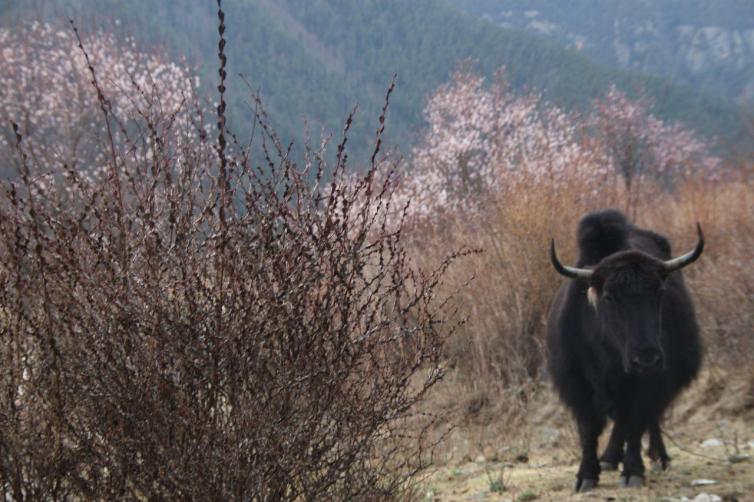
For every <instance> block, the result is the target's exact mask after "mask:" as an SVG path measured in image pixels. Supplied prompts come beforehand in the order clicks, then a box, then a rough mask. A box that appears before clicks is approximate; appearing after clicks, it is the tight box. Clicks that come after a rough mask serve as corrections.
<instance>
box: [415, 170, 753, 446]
mask: <svg viewBox="0 0 754 502" xmlns="http://www.w3.org/2000/svg"><path fill="white" fill-rule="evenodd" d="M607 181H608V182H606V184H605V185H604V186H603V187H602V189H600V190H598V191H595V192H585V191H584V190H582V189H581V188H580V184H579V183H578V180H577V179H575V180H573V181H572V182H568V183H565V184H557V185H555V184H549V183H542V182H537V183H534V182H529V181H527V180H522V181H520V182H517V183H515V184H512V185H509V186H508V187H507V188H506V190H505V191H504V192H503V193H501V194H499V197H497V198H496V199H495V200H493V201H492V203H490V204H488V205H487V207H486V209H485V210H483V211H480V212H479V213H477V214H474V215H471V216H469V215H467V216H465V217H460V216H458V217H456V218H445V219H444V220H443V221H442V223H436V224H434V225H428V228H429V230H427V229H426V228H424V229H422V231H421V236H422V238H421V239H418V238H415V240H416V242H419V243H420V244H421V257H422V260H426V261H427V263H431V262H432V261H433V260H434V259H437V257H439V256H442V253H443V252H444V251H445V250H447V249H452V248H453V247H456V246H468V247H474V248H479V249H481V250H482V252H481V253H479V254H477V255H473V256H471V257H469V258H467V259H465V260H464V261H463V265H462V266H460V267H456V269H455V270H454V271H452V272H451V276H450V280H449V283H450V284H452V285H453V286H454V287H455V286H458V285H460V284H462V281H463V280H464V279H465V278H467V277H468V276H470V275H473V276H474V277H475V279H474V280H473V281H472V282H471V283H470V284H469V285H468V286H467V287H465V288H462V289H461V293H460V295H459V298H460V300H461V302H462V306H461V309H462V311H465V312H467V313H468V315H469V320H468V322H467V323H466V324H465V325H464V326H463V327H462V329H461V330H459V331H458V332H457V333H456V334H455V335H454V337H453V338H452V339H451V340H450V341H449V358H450V364H451V367H452V372H451V373H450V374H449V375H448V376H447V377H446V378H445V380H444V382H443V383H442V384H441V386H440V387H438V388H437V389H436V390H435V392H434V393H433V397H432V399H433V402H434V403H435V406H437V407H441V408H443V409H453V410H454V411H455V413H456V423H457V424H458V425H459V428H458V430H457V431H455V433H454V439H453V440H452V441H451V442H450V443H448V444H447V445H446V458H447V459H456V460H462V459H464V458H466V459H473V458H475V457H476V456H477V455H480V454H481V455H484V456H486V457H489V456H490V455H493V456H494V455H498V456H500V455H501V453H500V452H503V453H502V455H503V456H506V455H507V456H508V457H510V458H513V457H515V456H516V455H519V454H520V453H521V452H525V451H527V450H528V449H529V448H530V443H531V438H530V435H531V431H530V422H531V420H532V417H533V416H536V414H537V411H538V410H536V409H533V408H532V405H531V403H532V402H533V400H536V396H537V394H538V393H540V391H542V390H544V389H548V382H547V379H546V374H545V370H544V365H543V360H544V353H543V337H544V328H545V322H546V314H547V311H548V307H549V303H550V300H551V298H552V296H553V293H554V291H555V289H556V288H557V287H558V285H559V284H560V283H561V278H560V277H558V276H557V274H556V273H555V272H554V271H553V270H552V267H551V265H550V262H549V257H548V250H549V241H550V239H551V238H555V240H556V242H557V244H558V249H559V252H560V254H561V256H562V257H563V259H564V261H567V262H573V261H575V258H576V252H575V233H576V225H577V223H578V221H579V219H580V218H581V217H582V216H583V215H584V214H585V213H587V212H589V211H592V210H595V209H601V208H606V207H618V208H621V209H623V210H625V211H627V212H629V213H632V214H634V215H635V216H634V221H636V222H637V223H638V224H639V225H640V226H644V227H647V228H652V229H655V230H657V231H659V232H661V233H664V234H666V235H667V236H668V237H669V238H670V239H671V243H672V244H673V249H674V252H676V253H680V252H683V251H685V250H686V248H688V247H689V246H691V245H693V242H694V239H695V235H694V232H693V229H694V223H695V222H696V221H699V222H701V224H702V226H703V228H704V231H705V235H706V237H707V242H708V245H707V247H706V248H705V254H704V255H703V257H702V259H701V260H700V261H699V262H698V263H697V264H695V265H694V266H693V267H689V269H688V270H687V271H685V272H684V273H685V275H686V278H687V282H688V284H689V288H690V290H691V292H692V295H693V297H694V300H695V303H696V307H697V312H698V316H699V320H700V323H701V326H702V333H703V337H704V342H705V346H706V359H705V364H706V366H707V367H710V368H715V367H726V366H727V365H730V364H735V365H740V367H742V368H744V367H748V365H749V364H750V362H749V359H750V354H751V353H752V352H751V351H752V349H754V338H753V337H752V336H751V335H752V333H754V315H753V313H754V269H753V268H752V267H751V262H752V256H754V219H753V218H752V214H754V187H753V186H752V178H751V176H750V175H749V174H746V172H745V171H743V170H741V171H738V174H737V175H735V176H730V177H729V178H728V179H727V180H725V181H719V182H709V181H697V180H695V179H688V180H684V181H679V182H678V183H677V185H676V187H675V188H674V190H673V191H668V190H667V189H666V188H664V187H663V186H660V185H658V184H653V183H651V182H648V181H643V182H642V184H641V185H639V188H640V190H641V191H640V193H639V195H638V203H637V202H635V201H636V200H637V197H636V194H630V195H631V196H630V197H629V196H628V195H629V194H626V193H625V190H623V188H622V186H621V183H620V182H619V181H618V180H613V181H610V180H607ZM635 188H636V187H635ZM626 201H632V203H631V207H628V204H627V203H626ZM741 377H742V378H743V379H744V380H746V379H747V378H748V379H750V380H751V379H754V372H751V371H749V372H748V373H747V374H746V375H741ZM752 389H754V385H752V384H749V391H748V392H749V395H751V392H752ZM546 392H549V391H546ZM738 395H739V396H740V398H741V400H742V402H741V407H743V408H745V407H746V406H751V402H752V399H751V398H749V399H748V400H747V398H746V397H745V395H744V394H741V393H739V394H738ZM747 403H748V404H747ZM535 408H536V407H535ZM555 415H557V416H555ZM549 420H550V422H551V425H552V426H553V427H556V428H561V429H562V428H564V427H565V428H567V427H569V422H568V419H567V417H564V416H561V414H560V413H559V412H557V413H556V412H555V411H553V413H552V416H551V417H550V418H549Z"/></svg>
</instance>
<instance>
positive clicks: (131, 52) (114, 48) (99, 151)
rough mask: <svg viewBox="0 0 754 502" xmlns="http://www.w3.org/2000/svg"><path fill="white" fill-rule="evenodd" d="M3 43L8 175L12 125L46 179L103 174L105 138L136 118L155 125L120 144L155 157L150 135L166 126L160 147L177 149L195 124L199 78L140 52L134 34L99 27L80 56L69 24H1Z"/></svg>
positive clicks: (0, 148)
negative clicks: (167, 137) (10, 26)
mask: <svg viewBox="0 0 754 502" xmlns="http://www.w3.org/2000/svg"><path fill="white" fill-rule="evenodd" d="M0 47H2V49H0V65H1V66H2V68H3V71H2V73H0V89H2V92H1V93H0V120H1V121H2V125H1V126H0V130H1V131H2V134H1V135H0V163H1V164H0V174H5V175H8V171H12V166H14V165H15V164H16V163H17V162H18V161H19V157H18V156H17V155H16V152H15V141H16V140H15V134H14V133H13V131H12V130H11V123H16V124H18V126H19V132H20V134H21V135H22V136H23V137H24V140H25V142H26V144H28V145H33V150H31V151H29V152H28V153H29V154H30V155H32V156H33V157H34V164H35V165H36V166H45V167H44V169H43V170H44V171H45V172H41V173H35V174H36V175H37V176H42V177H45V176H47V177H50V178H54V177H55V176H56V175H57V174H64V173H65V172H76V173H78V174H80V175H82V176H84V177H93V176H95V177H96V176H98V175H101V174H102V172H103V169H104V166H105V165H106V164H107V157H108V156H110V155H111V152H109V151H108V150H109V142H110V140H111V139H112V140H113V142H115V143H116V144H117V143H118V142H120V141H124V138H125V137H126V135H125V134H123V133H124V131H125V130H128V129H132V128H133V127H135V125H134V124H135V123H137V120H134V119H144V120H138V122H140V123H149V124H150V127H148V129H153V130H144V131H139V132H140V134H138V135H137V137H139V138H141V140H142V141H141V144H131V145H118V146H119V149H120V147H122V148H126V149H130V151H131V155H132V156H133V155H136V156H146V157H150V156H154V148H159V147H161V146H160V145H155V144H153V143H152V142H153V140H154V138H157V137H163V138H164V134H163V133H165V132H167V131H168V130H171V131H174V133H172V134H171V138H173V139H175V141H168V142H166V141H163V142H162V147H165V146H166V145H170V148H178V149H180V146H181V142H183V143H185V141H186V138H187V137H188V136H187V132H188V131H190V130H191V129H193V128H192V127H189V126H190V122H191V118H192V117H191V111H192V110H194V109H195V108H194V107H193V105H194V104H195V102H196V99H195V95H196V94H195V89H196V86H197V85H198V80H197V79H196V77H193V76H192V74H191V72H190V71H189V70H187V69H186V68H185V67H182V66H180V65H178V64H175V63H172V62H166V61H165V60H164V59H163V58H161V57H159V56H156V55H154V54H147V53H145V52H142V51H140V50H138V49H137V47H136V44H135V42H134V41H133V40H132V39H125V40H118V39H116V37H115V36H113V35H112V34H108V33H104V32H98V33H96V34H94V35H92V36H88V37H85V38H84V40H83V48H84V49H85V50H86V55H85V52H84V50H82V48H81V47H80V46H79V40H78V39H77V34H76V33H75V32H74V30H73V29H72V28H70V27H67V28H65V29H60V28H57V27H54V26H52V25H49V24H44V23H38V22H35V23H33V24H31V25H28V26H22V27H18V28H15V29H0ZM87 56H88V58H89V60H88V61H87V59H86V58H87ZM90 67H91V68H96V72H95V73H92V70H90ZM95 76H96V83H97V86H95V85H93V78H94V77H95ZM97 87H99V90H100V91H101V96H98V90H97ZM105 121H107V122H109V124H105V123H104V122H105ZM106 126H107V127H106ZM108 130H109V131H110V134H109V136H111V138H110V137H107V136H108V134H107V133H106V131H108ZM179 131H180V133H179ZM131 132H133V131H131ZM26 140H28V141H26Z"/></svg>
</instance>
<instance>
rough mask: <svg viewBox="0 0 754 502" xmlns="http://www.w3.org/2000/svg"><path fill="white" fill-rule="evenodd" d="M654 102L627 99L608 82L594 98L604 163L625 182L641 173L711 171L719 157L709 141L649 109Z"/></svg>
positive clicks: (594, 116) (594, 124) (596, 132)
mask: <svg viewBox="0 0 754 502" xmlns="http://www.w3.org/2000/svg"><path fill="white" fill-rule="evenodd" d="M653 106H654V103H653V101H652V100H651V99H650V98H648V97H646V96H640V97H639V98H637V99H631V98H629V97H628V96H627V95H626V94H625V93H623V92H622V91H620V90H619V89H618V88H617V87H616V86H615V85H611V86H610V88H609V89H608V91H607V92H606V93H605V95H604V96H603V97H602V98H598V99H596V100H595V101H594V105H593V111H592V116H591V119H590V122H591V125H592V127H593V131H594V135H595V136H596V137H597V138H598V139H599V140H600V141H601V143H602V145H603V146H604V148H605V152H606V154H607V159H606V160H607V162H609V163H610V165H611V167H612V168H613V169H615V170H616V171H617V172H618V173H620V175H621V176H622V177H623V178H624V180H625V182H626V185H627V187H628V188H629V190H630V187H631V185H632V183H633V181H634V180H635V179H637V178H639V177H641V176H643V175H652V176H659V177H675V176H677V175H686V174H691V173H695V172H699V171H703V172H705V173H708V174H709V173H713V172H715V171H716V169H717V168H718V167H719V164H720V160H719V159H718V158H716V157H714V156H712V155H710V153H709V144H708V143H707V142H706V141H704V140H702V139H701V138H700V137H699V136H698V135H697V134H696V133H695V132H694V131H692V130H690V129H688V128H686V127H684V126H683V125H682V124H679V123H672V124H670V123H666V122H665V121H663V120H661V119H659V118H658V117H656V116H655V115H654V114H652V108H653Z"/></svg>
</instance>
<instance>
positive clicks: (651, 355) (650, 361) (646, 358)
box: [632, 349, 660, 367]
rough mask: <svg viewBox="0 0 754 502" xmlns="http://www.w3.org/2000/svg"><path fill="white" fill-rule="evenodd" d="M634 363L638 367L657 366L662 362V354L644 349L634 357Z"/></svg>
mask: <svg viewBox="0 0 754 502" xmlns="http://www.w3.org/2000/svg"><path fill="white" fill-rule="evenodd" d="M632 362H633V363H634V364H636V365H637V366H643V367H650V366H655V365H656V364H657V363H658V362H660V353H659V352H658V351H656V350H654V349H644V350H641V351H639V353H638V354H637V355H635V356H634V357H633V359H632Z"/></svg>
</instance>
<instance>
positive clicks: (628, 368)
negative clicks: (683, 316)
mask: <svg viewBox="0 0 754 502" xmlns="http://www.w3.org/2000/svg"><path fill="white" fill-rule="evenodd" d="M697 233H698V241H697V244H696V247H695V248H694V249H693V250H691V251H689V252H688V253H686V254H684V255H683V256H679V257H677V258H673V259H670V260H667V261H664V260H660V259H658V258H655V257H653V256H650V255H648V254H646V253H644V252H642V251H638V250H626V251H619V252H617V253H614V254H611V255H610V256H607V257H605V258H604V259H603V260H602V261H600V262H599V263H598V264H597V265H596V266H595V267H594V268H593V269H592V268H589V269H587V268H575V267H568V266H565V265H562V264H561V263H560V261H559V260H558V257H557V253H556V252H555V244H554V242H553V244H552V247H551V250H550V256H551V260H552V263H553V265H554V266H555V269H556V270H557V271H558V272H559V273H560V274H561V275H564V276H566V277H569V278H571V279H575V280H578V281H582V282H584V283H586V285H588V289H587V299H588V302H589V304H590V305H591V307H592V308H594V309H595V310H596V317H597V321H598V323H599V326H600V332H601V333H602V334H603V336H604V337H605V338H606V340H607V341H608V343H610V344H611V345H612V346H613V347H614V348H615V349H616V350H617V351H618V352H619V353H620V354H621V359H622V362H623V369H624V370H625V372H626V373H632V374H637V375H648V374H652V373H654V372H657V371H659V370H660V369H662V368H663V367H664V363H665V354H664V353H663V351H662V346H661V344H660V333H661V319H662V304H663V301H662V299H663V294H664V292H665V279H666V278H667V277H668V276H669V275H670V274H671V273H673V272H674V271H676V270H680V269H681V268H683V267H685V266H686V265H689V264H690V263H692V262H693V261H695V260H696V259H697V258H699V256H700V255H701V254H702V251H703V249H704V236H703V234H702V229H701V227H700V226H699V224H697Z"/></svg>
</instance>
